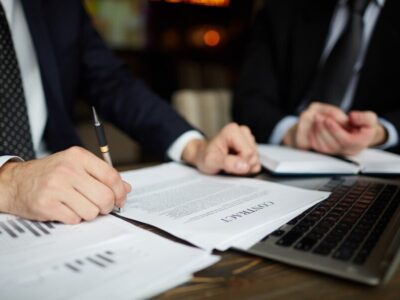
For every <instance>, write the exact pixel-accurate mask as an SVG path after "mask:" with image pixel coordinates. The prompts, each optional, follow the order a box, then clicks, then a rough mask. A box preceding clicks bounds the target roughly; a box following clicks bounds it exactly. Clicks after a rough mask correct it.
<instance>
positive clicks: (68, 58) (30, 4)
mask: <svg viewBox="0 0 400 300" xmlns="http://www.w3.org/2000/svg"><path fill="white" fill-rule="evenodd" d="M22 4H23V8H24V12H25V15H26V19H27V22H28V26H29V29H30V33H31V36H32V39H33V43H34V47H35V50H36V55H37V58H38V63H39V67H40V73H41V77H42V81H43V88H44V91H45V97H46V103H47V108H48V120H47V126H46V130H45V140H46V142H47V146H48V148H49V150H51V151H53V152H55V151H60V150H63V149H66V148H67V147H70V146H72V145H80V144H81V143H80V140H79V138H78V136H77V133H76V131H75V129H74V126H73V123H72V119H73V111H74V103H75V101H76V99H77V98H78V97H84V98H85V99H87V100H88V101H89V102H90V103H91V104H92V105H95V107H96V109H97V110H98V111H99V114H100V115H102V117H103V118H105V119H106V120H108V121H111V122H112V123H114V124H115V125H116V126H118V127H119V128H120V129H122V130H123V131H125V132H126V133H127V134H129V135H130V136H131V137H133V138H135V139H136V140H138V141H139V142H141V143H142V144H143V145H144V146H146V147H147V148H148V149H150V150H152V151H154V152H157V153H159V154H165V151H166V150H167V148H168V147H169V146H170V145H171V144H172V142H173V141H174V140H175V139H176V138H177V137H179V135H181V134H182V133H184V132H185V131H187V130H190V129H192V127H191V126H190V125H189V124H188V123H186V122H185V121H184V120H183V119H182V118H180V117H179V116H178V115H177V114H176V113H175V112H174V111H173V110H172V109H171V108H170V106H169V105H168V104H167V103H166V102H165V101H164V100H162V99H160V98H159V97H158V96H156V95H155V94H154V93H152V92H151V91H150V90H149V89H148V88H147V87H146V86H145V85H144V84H143V83H142V82H141V81H139V80H137V79H135V78H134V77H133V76H132V75H131V74H130V72H129V71H128V70H127V69H126V68H125V66H124V65H123V64H122V63H121V62H120V61H118V60H117V59H116V58H115V57H114V55H113V54H112V52H111V51H110V50H109V49H108V48H107V47H106V46H105V44H104V43H103V41H102V39H101V38H100V37H99V35H98V33H97V32H96V30H95V29H94V28H93V26H92V24H91V21H90V19H89V17H88V16H87V14H86V12H85V10H84V8H83V6H82V3H81V1H79V0H22Z"/></svg>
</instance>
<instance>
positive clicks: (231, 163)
mask: <svg viewBox="0 0 400 300" xmlns="http://www.w3.org/2000/svg"><path fill="white" fill-rule="evenodd" d="M220 138H221V139H222V144H223V145H224V147H225V148H226V149H224V151H223V152H221V153H224V152H225V150H226V152H225V153H228V154H229V153H232V152H233V154H237V155H228V156H227V157H226V158H225V159H224V161H225V162H224V168H223V170H224V171H225V172H228V173H233V174H241V175H242V174H246V173H250V172H251V173H255V172H259V171H260V170H261V165H260V160H259V156H258V152H257V144H256V140H255V138H254V136H253V134H252V133H251V131H250V129H249V128H248V127H247V126H239V125H237V124H235V123H231V124H229V125H227V126H225V128H224V129H223V130H222V134H221V135H220ZM232 150H233V151H232ZM235 156H237V158H235V159H234V157H235Z"/></svg>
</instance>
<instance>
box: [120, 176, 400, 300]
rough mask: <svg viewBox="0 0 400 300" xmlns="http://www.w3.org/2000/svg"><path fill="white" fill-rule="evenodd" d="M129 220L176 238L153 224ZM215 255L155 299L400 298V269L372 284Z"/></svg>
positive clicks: (231, 253) (232, 254)
mask: <svg viewBox="0 0 400 300" xmlns="http://www.w3.org/2000/svg"><path fill="white" fill-rule="evenodd" d="M126 169H127V168H126ZM130 222H132V223H134V224H136V225H139V226H141V227H144V228H146V229H149V230H151V231H153V232H155V233H158V234H160V235H162V236H164V237H167V238H171V239H174V238H172V237H171V236H169V235H168V234H165V233H163V232H161V231H159V230H158V229H155V228H153V227H151V226H147V225H144V224H139V223H138V222H133V221H130ZM215 254H217V255H220V256H221V257H222V259H221V261H220V262H219V263H217V264H215V265H213V266H211V267H209V268H207V269H205V270H203V271H201V272H198V273H196V274H195V277H194V278H193V280H192V281H191V282H189V283H187V284H184V285H182V286H179V287H176V288H174V289H171V290H169V291H167V292H165V293H164V294H161V295H159V296H158V297H157V298H156V299H185V300H186V299H205V298H207V299H230V300H231V299H257V300H258V299H285V300H286V299H296V300H301V299H307V300H313V299H316V300H320V299H322V300H330V299H335V300H336V299H354V300H358V299H379V300H384V299H393V300H399V299H400V268H399V269H398V270H397V272H396V273H395V275H394V276H393V277H392V279H391V280H390V281H389V282H388V283H387V284H386V285H383V286H379V287H369V286H366V285H362V284H358V283H354V282H351V281H347V280H343V279H339V278H336V277H333V276H329V275H325V274H321V273H317V272H314V271H308V270H305V269H301V268H296V267H292V266H289V265H285V264H282V263H278V262H274V261H272V260H268V259H263V258H259V257H256V256H252V255H248V254H245V253H241V252H238V251H234V250H229V251H227V252H223V253H220V252H215Z"/></svg>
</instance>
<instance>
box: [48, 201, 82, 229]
mask: <svg viewBox="0 0 400 300" xmlns="http://www.w3.org/2000/svg"><path fill="white" fill-rule="evenodd" d="M46 211H47V212H46V215H45V217H44V218H43V219H42V221H57V222H61V223H64V224H68V225H75V224H79V223H80V222H81V221H82V219H81V217H79V216H78V214H77V213H76V212H74V211H73V210H72V209H71V208H69V207H68V206H66V205H64V204H62V203H60V202H52V205H49V206H48V207H47V210H46Z"/></svg>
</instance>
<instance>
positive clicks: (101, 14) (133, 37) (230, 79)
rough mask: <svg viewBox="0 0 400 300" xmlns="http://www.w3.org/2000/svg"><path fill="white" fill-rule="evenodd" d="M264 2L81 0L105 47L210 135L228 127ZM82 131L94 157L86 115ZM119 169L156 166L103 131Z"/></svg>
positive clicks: (82, 113)
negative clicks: (253, 28)
mask: <svg viewBox="0 0 400 300" xmlns="http://www.w3.org/2000/svg"><path fill="white" fill-rule="evenodd" d="M262 2H263V0H86V1H85V5H86V7H87V10H88V12H89V13H90V15H91V16H92V17H93V22H94V24H95V26H96V27H97V29H98V30H99V32H100V34H101V35H102V36H103V38H104V39H105V41H106V42H107V43H108V45H109V46H110V47H111V48H112V49H113V51H114V52H115V54H116V55H117V56H119V57H120V58H121V59H122V60H123V61H124V62H125V63H126V64H127V65H128V66H129V67H130V68H131V69H132V70H133V73H134V74H135V76H137V77H139V78H141V79H142V80H144V81H145V82H146V83H147V84H148V85H149V86H150V87H151V88H152V89H153V90H154V91H155V92H157V93H158V94H159V95H160V96H162V97H163V98H164V99H165V100H166V101H169V102H171V104H172V105H173V106H174V107H175V108H176V109H177V110H178V111H179V112H180V113H181V114H182V115H184V116H185V117H186V118H188V119H189V121H190V122H191V123H193V124H194V125H195V126H197V127H200V129H202V130H203V131H204V132H205V133H206V134H207V135H213V134H215V133H216V132H217V131H218V130H219V129H220V127H221V126H223V125H224V124H225V123H227V122H229V120H230V115H229V110H230V99H231V95H232V91H233V89H234V87H235V84H236V82H237V80H238V76H239V72H240V68H241V62H242V58H243V55H244V51H245V48H246V42H247V39H248V37H249V34H248V33H249V28H250V26H251V24H252V21H253V18H254V15H255V13H256V11H257V10H258V9H259V7H260V6H261V5H262ZM78 121H79V128H78V129H79V132H80V134H81V136H82V139H83V141H84V143H85V144H86V146H87V147H88V148H89V149H91V150H92V149H93V151H95V152H96V153H97V152H98V151H97V150H96V149H97V147H96V140H95V137H94V133H93V128H92V126H91V115H90V110H89V108H88V107H87V105H86V104H84V103H83V102H82V103H81V104H80V105H79V107H78ZM106 130H107V135H108V138H109V144H110V146H111V149H112V156H113V159H114V161H115V163H116V164H117V165H126V164H140V163H147V162H151V161H154V160H156V159H158V160H159V159H160V158H155V157H153V156H152V155H151V154H150V153H146V151H143V150H142V149H140V147H139V146H138V145H137V144H136V143H134V142H131V141H129V139H127V138H126V137H125V136H124V135H123V134H121V133H120V132H118V130H116V129H115V128H113V127H112V126H110V125H107V128H106Z"/></svg>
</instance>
